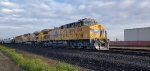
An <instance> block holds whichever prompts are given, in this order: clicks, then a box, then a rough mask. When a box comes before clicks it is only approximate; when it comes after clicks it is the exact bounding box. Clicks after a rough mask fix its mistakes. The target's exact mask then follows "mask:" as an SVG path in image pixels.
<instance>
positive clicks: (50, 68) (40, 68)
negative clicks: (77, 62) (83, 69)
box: [0, 45, 78, 71]
mask: <svg viewBox="0 0 150 71" xmlns="http://www.w3.org/2000/svg"><path fill="white" fill-rule="evenodd" d="M0 51H1V52H3V53H4V54H5V55H7V56H8V57H9V58H10V59H11V60H12V61H13V62H15V63H16V64H17V65H18V66H19V67H21V68H22V69H23V70H25V71H78V69H77V68H75V67H73V66H71V65H69V64H66V63H59V64H57V65H49V64H47V63H45V62H43V61H42V60H40V59H29V58H27V57H24V56H23V55H22V54H20V53H17V52H16V51H15V49H11V48H7V47H5V46H2V45H0Z"/></svg>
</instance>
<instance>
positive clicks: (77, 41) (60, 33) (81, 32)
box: [14, 18, 109, 50]
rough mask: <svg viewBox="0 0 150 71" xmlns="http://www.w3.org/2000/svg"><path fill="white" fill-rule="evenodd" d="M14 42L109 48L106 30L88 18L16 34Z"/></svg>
mask: <svg viewBox="0 0 150 71" xmlns="http://www.w3.org/2000/svg"><path fill="white" fill-rule="evenodd" d="M14 42H15V43H16V44H20V43H22V44H30V45H34V46H42V47H69V48H82V49H95V50H108V49H109V40H108V38H107V32H106V30H105V29H104V27H103V26H102V25H100V24H98V23H97V22H96V21H95V20H94V19H90V18H84V19H81V20H78V21H77V22H73V23H69V24H66V25H62V26H60V27H55V28H53V29H44V30H42V31H40V32H34V33H28V34H24V35H20V36H16V37H15V38H14Z"/></svg>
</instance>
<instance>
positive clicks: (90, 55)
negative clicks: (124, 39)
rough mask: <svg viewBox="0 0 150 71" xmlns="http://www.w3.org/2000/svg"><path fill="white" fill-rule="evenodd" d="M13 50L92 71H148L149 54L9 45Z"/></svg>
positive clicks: (149, 66) (144, 52)
mask: <svg viewBox="0 0 150 71" xmlns="http://www.w3.org/2000/svg"><path fill="white" fill-rule="evenodd" d="M9 47H13V48H15V49H19V50H24V51H27V52H31V53H34V54H38V55H42V56H45V57H48V58H50V59H54V60H59V61H62V62H66V63H69V64H73V65H77V66H79V67H83V68H86V69H88V70H93V71H149V70H150V52H147V51H129V50H109V51H93V50H81V49H67V48H42V47H32V46H24V45H20V46H18V45H9Z"/></svg>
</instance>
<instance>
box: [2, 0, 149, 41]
mask: <svg viewBox="0 0 150 71" xmlns="http://www.w3.org/2000/svg"><path fill="white" fill-rule="evenodd" d="M149 4H150V1H149V0H117V1H116V0H88V1H87V0H64V1H62V0H61V1H60V0H21V1H20V0H14V1H9V0H8V1H4V0H3V1H0V6H1V7H0V19H1V20H0V26H1V27H0V29H1V30H3V31H1V32H0V34H3V36H1V37H0V38H7V37H12V36H16V35H19V34H23V33H28V32H34V31H40V30H42V29H45V28H53V27H54V26H60V25H62V24H66V23H69V22H73V21H76V20H78V19H81V18H85V17H89V18H94V19H96V20H97V21H98V22H99V23H100V24H102V25H104V26H105V27H106V29H107V30H108V33H109V38H110V39H111V40H115V39H116V38H119V39H120V40H123V30H124V29H128V28H138V27H148V26H150V25H149V23H150V21H149V19H150V6H149ZM8 28H9V30H8ZM5 31H8V32H9V33H14V35H11V34H9V33H6V32H5ZM5 35H9V36H5Z"/></svg>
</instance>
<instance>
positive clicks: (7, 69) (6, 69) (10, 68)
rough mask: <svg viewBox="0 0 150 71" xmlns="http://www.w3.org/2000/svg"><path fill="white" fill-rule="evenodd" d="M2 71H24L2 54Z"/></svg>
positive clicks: (0, 57) (0, 59)
mask: <svg viewBox="0 0 150 71" xmlns="http://www.w3.org/2000/svg"><path fill="white" fill-rule="evenodd" d="M0 71H23V70H21V68H19V67H18V66H17V65H15V64H14V63H13V62H12V61H11V60H10V59H9V58H8V57H7V56H5V55H4V54H3V53H2V52H0Z"/></svg>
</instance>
